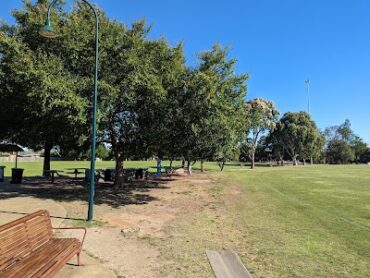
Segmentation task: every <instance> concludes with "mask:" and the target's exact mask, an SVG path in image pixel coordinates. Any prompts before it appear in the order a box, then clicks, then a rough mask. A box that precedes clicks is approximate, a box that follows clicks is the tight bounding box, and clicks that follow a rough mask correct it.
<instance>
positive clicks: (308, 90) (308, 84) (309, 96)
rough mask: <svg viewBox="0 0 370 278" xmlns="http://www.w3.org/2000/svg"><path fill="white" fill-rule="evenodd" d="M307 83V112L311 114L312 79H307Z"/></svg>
mask: <svg viewBox="0 0 370 278" xmlns="http://www.w3.org/2000/svg"><path fill="white" fill-rule="evenodd" d="M304 83H306V85H307V101H308V103H307V113H308V114H309V115H311V92H310V79H306V80H305V82H304Z"/></svg>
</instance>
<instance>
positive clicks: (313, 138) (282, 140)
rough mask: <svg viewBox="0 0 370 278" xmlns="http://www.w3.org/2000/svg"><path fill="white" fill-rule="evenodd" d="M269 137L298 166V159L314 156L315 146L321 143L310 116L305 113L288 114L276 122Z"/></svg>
mask: <svg viewBox="0 0 370 278" xmlns="http://www.w3.org/2000/svg"><path fill="white" fill-rule="evenodd" d="M271 137H272V138H274V140H275V141H277V142H278V144H279V145H280V149H283V150H284V151H285V152H286V153H287V154H288V155H289V156H290V158H291V159H292V161H293V164H294V165H298V158H299V157H300V158H303V159H305V158H308V156H307V155H306V154H314V153H315V149H316V146H315V144H317V143H319V142H321V141H320V138H321V134H320V131H319V130H318V128H317V126H316V124H315V122H314V121H313V120H312V119H311V116H310V115H309V114H308V113H306V112H298V113H292V112H288V113H285V114H284V115H283V117H282V118H281V119H280V120H279V121H278V123H277V125H276V128H275V130H274V131H273V132H272V134H271Z"/></svg>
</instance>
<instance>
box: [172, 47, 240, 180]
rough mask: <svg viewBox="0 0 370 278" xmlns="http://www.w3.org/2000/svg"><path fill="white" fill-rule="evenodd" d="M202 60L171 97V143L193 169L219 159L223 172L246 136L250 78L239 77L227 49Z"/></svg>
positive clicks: (216, 49) (217, 49) (208, 53)
mask: <svg viewBox="0 0 370 278" xmlns="http://www.w3.org/2000/svg"><path fill="white" fill-rule="evenodd" d="M199 60H200V62H199V67H197V68H193V69H188V70H187V71H186V72H185V73H184V74H183V75H182V77H181V82H180V86H179V88H178V90H177V92H175V95H172V96H171V99H172V100H173V101H171V106H170V107H171V108H170V109H171V118H172V120H173V124H172V126H171V130H172V135H171V142H172V143H173V144H174V146H176V148H177V151H176V152H177V153H179V154H181V157H183V158H184V160H186V161H187V164H188V167H189V168H191V165H192V163H193V162H195V161H197V160H200V161H201V164H203V163H202V162H203V161H204V160H205V159H215V160H217V161H219V162H220V165H221V168H223V165H224V163H225V161H226V160H227V159H229V158H230V157H232V155H233V152H234V150H235V148H236V147H237V144H238V142H239V141H240V140H241V139H242V136H243V129H244V126H243V122H242V121H241V119H242V114H243V98H244V97H245V95H246V84H245V81H246V79H247V75H245V74H241V75H237V74H235V64H236V60H235V59H228V52H227V49H225V48H222V47H220V46H219V45H215V46H214V47H213V49H212V50H210V51H206V52H203V53H200V54H199ZM173 135H175V136H173ZM202 168H203V167H202ZM190 172H191V171H189V173H190Z"/></svg>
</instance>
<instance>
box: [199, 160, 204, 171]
mask: <svg viewBox="0 0 370 278" xmlns="http://www.w3.org/2000/svg"><path fill="white" fill-rule="evenodd" d="M200 171H201V172H202V173H204V161H203V159H202V160H201V161H200Z"/></svg>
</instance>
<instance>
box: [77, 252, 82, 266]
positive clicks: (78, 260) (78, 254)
mask: <svg viewBox="0 0 370 278" xmlns="http://www.w3.org/2000/svg"><path fill="white" fill-rule="evenodd" d="M77 265H78V266H80V265H81V264H80V253H77Z"/></svg>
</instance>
